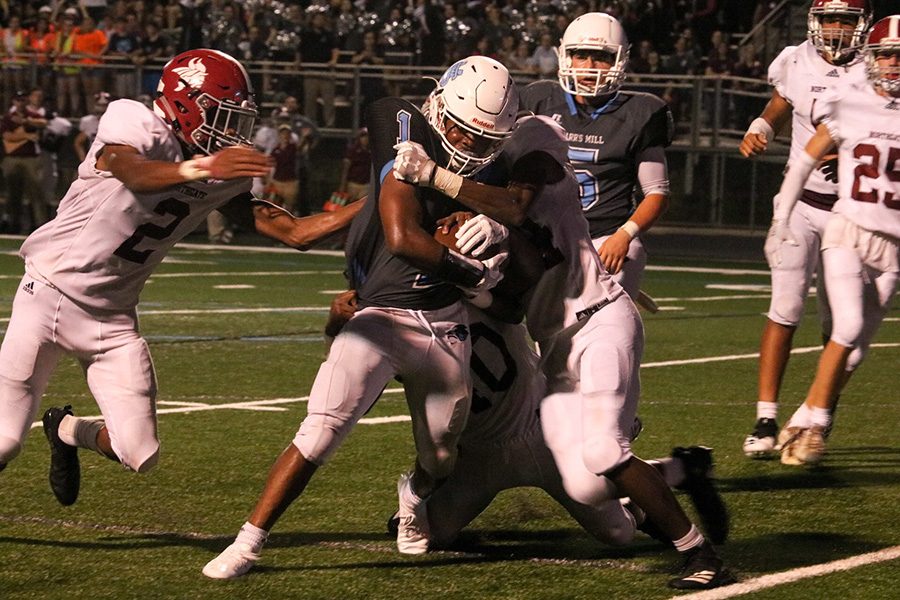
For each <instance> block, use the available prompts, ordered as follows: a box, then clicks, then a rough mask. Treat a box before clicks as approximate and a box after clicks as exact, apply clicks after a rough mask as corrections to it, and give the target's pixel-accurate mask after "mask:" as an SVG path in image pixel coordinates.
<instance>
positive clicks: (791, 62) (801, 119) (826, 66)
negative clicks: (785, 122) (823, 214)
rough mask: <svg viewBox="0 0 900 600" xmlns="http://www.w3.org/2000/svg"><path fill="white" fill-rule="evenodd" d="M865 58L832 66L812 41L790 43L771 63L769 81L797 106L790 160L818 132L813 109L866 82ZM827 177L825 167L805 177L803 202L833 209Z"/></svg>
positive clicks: (834, 195)
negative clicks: (832, 94) (838, 92)
mask: <svg viewBox="0 0 900 600" xmlns="http://www.w3.org/2000/svg"><path fill="white" fill-rule="evenodd" d="M866 81H867V80H866V71H865V66H864V65H863V63H862V61H859V60H857V61H854V62H851V63H848V64H846V65H832V64H830V63H828V62H827V61H826V60H824V59H823V58H822V57H821V56H820V55H819V53H818V52H817V51H816V49H815V47H814V46H813V45H812V44H811V43H810V42H809V41H806V42H803V43H802V44H800V45H799V46H788V47H787V48H785V49H784V50H782V51H781V54H779V55H778V57H777V58H775V60H774V61H772V64H771V65H769V83H770V84H771V85H772V86H773V87H774V88H775V90H776V91H777V92H778V93H779V94H780V95H781V96H782V97H783V98H784V99H785V100H787V101H788V102H789V103H790V104H791V106H793V107H794V110H793V118H792V121H791V153H790V160H791V161H793V160H796V159H797V157H798V156H799V153H800V152H803V149H804V148H805V147H806V144H807V143H808V142H809V140H810V138H812V136H813V134H815V132H816V125H815V123H814V120H813V110H814V109H815V108H816V106H817V105H818V104H821V102H822V101H823V99H825V97H826V96H827V94H828V93H829V91H831V90H843V89H846V88H847V87H848V86H850V85H855V84H857V83H866ZM830 179H831V180H829V178H827V173H826V172H825V170H823V169H822V168H819V169H816V170H815V171H813V172H812V174H811V175H810V176H809V179H807V180H806V184H805V186H804V189H805V190H808V191H810V192H813V193H812V194H810V193H808V192H807V193H804V195H803V197H802V198H801V200H802V201H804V202H807V203H809V204H812V205H813V206H816V207H818V208H823V209H826V210H828V209H830V208H831V206H832V205H833V204H834V202H835V201H836V200H837V185H836V184H835V183H834V178H833V177H830Z"/></svg>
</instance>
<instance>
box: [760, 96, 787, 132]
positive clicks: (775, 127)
mask: <svg viewBox="0 0 900 600" xmlns="http://www.w3.org/2000/svg"><path fill="white" fill-rule="evenodd" d="M792 111H793V107H792V106H791V104H790V103H789V102H788V101H787V100H785V99H784V98H783V97H782V96H781V94H779V93H778V92H772V98H771V99H770V100H769V102H768V104H766V107H765V108H764V109H763V112H762V115H760V118H762V119H764V120H765V121H766V122H767V123H768V124H769V126H770V127H771V128H772V132H773V133H772V137H773V138H774V137H775V136H776V135H778V132H779V131H781V129H783V128H784V126H785V125H787V123H788V121H789V120H790V117H791V112H792Z"/></svg>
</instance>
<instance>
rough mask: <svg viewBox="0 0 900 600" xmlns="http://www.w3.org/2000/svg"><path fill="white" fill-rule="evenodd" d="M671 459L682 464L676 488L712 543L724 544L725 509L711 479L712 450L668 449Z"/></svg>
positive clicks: (703, 448) (726, 512)
mask: <svg viewBox="0 0 900 600" xmlns="http://www.w3.org/2000/svg"><path fill="white" fill-rule="evenodd" d="M672 458H675V459H678V460H680V461H681V463H682V464H683V465H684V474H685V479H684V482H682V484H681V485H679V486H676V489H679V490H683V491H685V492H687V494H688V496H690V498H691V502H692V503H693V504H694V508H696V509H697V514H698V515H699V516H700V522H701V523H702V524H703V530H704V532H705V533H706V535H707V537H709V539H710V540H711V541H712V543H714V544H722V543H724V542H725V540H727V539H728V529H729V524H728V509H727V508H726V507H725V503H724V502H723V501H722V497H721V496H719V492H718V491H716V486H715V484H713V480H712V477H711V474H712V466H713V459H712V449H711V448H706V447H705V446H691V447H689V448H681V447H678V448H675V449H674V450H672Z"/></svg>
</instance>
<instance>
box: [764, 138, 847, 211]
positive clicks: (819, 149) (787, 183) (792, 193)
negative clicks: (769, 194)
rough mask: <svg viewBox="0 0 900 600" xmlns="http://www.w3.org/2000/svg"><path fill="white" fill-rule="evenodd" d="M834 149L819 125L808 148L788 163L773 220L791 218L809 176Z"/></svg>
mask: <svg viewBox="0 0 900 600" xmlns="http://www.w3.org/2000/svg"><path fill="white" fill-rule="evenodd" d="M833 147H834V142H833V141H832V139H831V136H830V135H829V133H828V129H827V128H826V127H825V126H824V125H819V127H818V128H817V129H816V134H815V135H814V136H813V137H812V139H810V140H809V142H808V143H807V144H806V148H805V149H804V151H803V152H801V153H800V155H799V156H798V157H797V158H796V159H795V160H792V161H790V162H789V163H788V170H787V173H785V176H784V180H783V181H782V182H781V189H779V191H778V203H777V205H776V206H775V213H774V215H773V216H772V218H773V219H774V220H776V221H785V220H787V218H788V217H790V214H791V211H792V210H793V209H794V205H795V204H796V203H797V200H799V199H800V195H801V193H802V192H803V185H804V184H805V183H806V180H807V179H808V178H809V174H810V173H812V171H813V169H815V168H816V166H817V165H818V163H819V160H821V158H822V157H823V156H825V154H826V153H828V151H829V150H831V149H832V148H833Z"/></svg>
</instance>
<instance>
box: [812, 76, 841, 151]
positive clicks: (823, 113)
mask: <svg viewBox="0 0 900 600" xmlns="http://www.w3.org/2000/svg"><path fill="white" fill-rule="evenodd" d="M838 99H839V92H838V91H837V90H836V89H831V90H828V92H826V93H825V95H824V96H823V97H822V98H821V99H819V100H818V101H816V102H813V105H812V112H811V114H810V118H811V119H812V122H813V124H814V125H816V126H817V127H818V126H819V125H820V124H822V125H825V127H827V128H828V134H829V135H830V136H831V139H832V140H834V141H835V143H840V141H841V139H842V137H843V136H841V131H840V120H839V119H838V118H837V110H838V106H839V102H838Z"/></svg>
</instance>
